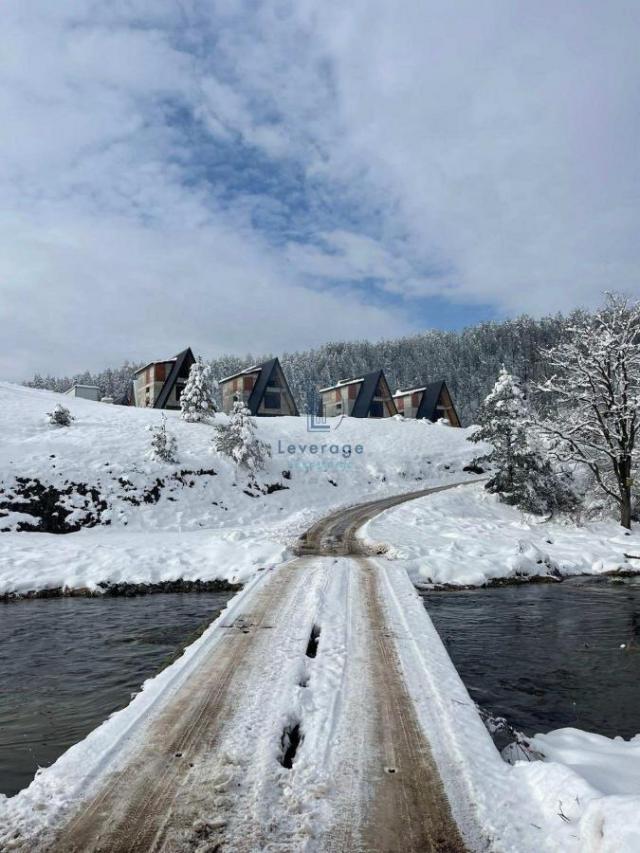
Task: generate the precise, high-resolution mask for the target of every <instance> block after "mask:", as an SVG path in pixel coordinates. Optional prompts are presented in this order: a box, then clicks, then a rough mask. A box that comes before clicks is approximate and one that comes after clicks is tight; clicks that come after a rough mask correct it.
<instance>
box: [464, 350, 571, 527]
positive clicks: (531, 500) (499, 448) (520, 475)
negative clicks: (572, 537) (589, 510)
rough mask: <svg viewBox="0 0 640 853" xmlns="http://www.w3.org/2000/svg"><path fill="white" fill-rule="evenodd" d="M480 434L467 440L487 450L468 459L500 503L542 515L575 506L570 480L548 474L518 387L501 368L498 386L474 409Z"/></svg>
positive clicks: (564, 475)
mask: <svg viewBox="0 0 640 853" xmlns="http://www.w3.org/2000/svg"><path fill="white" fill-rule="evenodd" d="M478 421H479V424H480V429H479V430H477V431H476V432H475V433H474V434H473V435H472V436H471V438H470V440H471V441H473V442H476V443H477V442H480V441H482V442H487V443H488V444H490V445H491V450H490V451H489V452H488V453H485V454H483V455H481V456H479V457H477V458H476V459H475V460H474V463H475V464H476V465H479V464H483V463H484V464H489V465H491V466H492V468H493V469H494V470H493V476H492V477H491V479H490V480H489V481H488V482H487V484H486V486H485V488H486V489H487V490H488V491H490V492H492V493H494V494H498V495H499V496H500V499H501V500H502V501H504V502H505V503H508V504H511V505H514V506H519V507H520V508H521V509H523V510H525V511H527V512H532V513H536V514H538V515H542V514H544V513H546V512H551V511H553V510H556V509H560V510H569V509H572V508H573V507H574V506H575V504H576V498H575V495H574V493H573V490H572V488H571V478H570V477H569V475H568V474H567V473H566V472H565V471H554V469H553V468H552V466H551V464H550V462H549V460H547V459H545V458H544V457H543V455H542V453H541V452H540V449H539V447H538V446H536V444H535V443H534V441H533V438H532V435H533V433H532V418H531V414H530V411H529V407H528V405H527V401H526V400H525V397H524V394H523V392H522V388H521V387H520V382H519V380H518V378H517V377H515V376H513V375H512V374H511V373H509V372H508V371H507V370H506V369H505V367H504V366H503V367H502V369H501V370H500V375H499V377H498V381H497V382H496V384H495V385H494V387H493V390H492V391H491V393H490V394H489V395H488V396H487V397H486V399H485V401H484V403H483V404H482V406H481V408H480V415H479V418H478Z"/></svg>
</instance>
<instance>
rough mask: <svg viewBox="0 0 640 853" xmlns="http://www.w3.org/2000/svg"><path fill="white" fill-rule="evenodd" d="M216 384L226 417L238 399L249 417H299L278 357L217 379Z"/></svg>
mask: <svg viewBox="0 0 640 853" xmlns="http://www.w3.org/2000/svg"><path fill="white" fill-rule="evenodd" d="M219 385H220V391H221V393H222V411H223V412H226V413H227V414H230V413H231V412H232V411H233V404H234V403H235V402H236V401H238V400H242V402H243V403H244V404H245V405H246V407H247V408H248V409H249V411H250V412H251V414H252V415H255V416H257V417H267V418H268V417H278V416H282V415H294V416H297V415H298V414H299V412H298V407H297V406H296V401H295V400H294V399H293V394H292V393H291V389H290V388H289V384H288V382H287V380H286V377H285V375H284V372H283V370H282V367H281V366H280V362H279V361H278V359H277V358H272V359H271V360H270V361H265V363H264V364H255V365H253V367H247V368H245V370H241V371H239V372H238V373H234V374H233V375H232V376H226V377H225V378H224V379H221V380H220V382H219Z"/></svg>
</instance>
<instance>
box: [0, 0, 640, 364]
mask: <svg viewBox="0 0 640 853" xmlns="http://www.w3.org/2000/svg"><path fill="white" fill-rule="evenodd" d="M639 35H640V5H639V4H638V3H637V2H635V0H620V2H617V3H615V4H603V3H600V2H594V1H593V0H566V2H564V3H563V4H561V5H560V6H558V4H557V3H555V2H551V0H540V2H538V3H536V4H531V3H525V2H515V3H514V2H513V0H509V2H507V0H504V2H501V0H487V2H483V3H477V2H475V0H474V2H472V0H460V2H459V3H457V4H455V5H452V4H450V3H446V2H444V0H442V2H441V0H437V2H436V1H435V0H425V2H420V3H418V2H415V3H407V4H403V5H402V6H401V7H398V6H397V5H395V4H389V3H386V2H382V0H367V2H364V0H353V2H351V3H348V4H345V3H343V2H337V0H323V2H318V1H317V0H296V2H285V0H274V1H273V2H258V0H253V2H241V0H236V1H235V2H227V0H206V2H205V0H111V2H110V3H108V4H98V3H95V2H94V0H74V2H73V3H64V4H52V3H50V2H48V0H22V2H20V3H17V2H14V0H8V2H6V3H4V4H3V5H2V7H1V8H0V55H1V56H2V64H1V66H0V122H1V125H0V126H2V128H3V133H2V134H1V135H0V198H2V205H1V206H0V323H2V328H3V338H4V346H3V347H2V350H1V351H0V378H9V379H19V378H21V377H24V376H28V375H30V374H31V373H33V372H34V371H40V372H55V373H68V372H74V371H78V370H82V369H85V368H87V367H88V368H98V367H101V366H104V365H106V364H109V363H118V362H120V361H121V360H123V359H124V358H127V357H128V358H131V359H142V360H146V359H150V358H155V357H162V356H163V355H165V354H166V353H169V354H170V353H172V352H173V351H177V350H180V349H183V348H184V346H187V345H191V346H192V347H193V348H194V349H195V350H197V351H198V352H200V353H202V354H203V355H206V356H213V355H216V354H220V353H223V352H238V353H245V352H247V351H249V350H254V351H256V352H265V351H274V352H279V351H282V350H287V351H291V350H294V349H297V348H305V349H306V348H308V347H311V346H314V345H317V344H319V343H322V342H324V341H327V340H336V339H350V338H358V339H360V338H364V337H370V338H380V337H382V336H395V335H402V334H407V333H411V332H414V331H419V330H420V329H424V328H432V327H437V328H453V329H455V328H459V327H461V326H464V325H468V324H472V323H474V322H477V321H479V320H485V319H499V318H502V317H507V316H514V315H517V314H520V313H529V314H532V315H534V316H539V315H541V314H545V313H550V312H555V311H566V310H570V309H571V308H573V307H576V306H579V305H580V306H592V305H595V304H596V303H597V302H599V301H600V298H601V294H602V291H604V290H606V289H618V290H623V291H626V292H629V293H631V294H633V295H637V294H638V292H639V290H640V287H639V285H638V271H639V269H640V241H638V239H637V226H638V214H639V213H640V192H639V190H640V186H639V179H640V169H639V167H640V147H639V146H638V145H637V139H638V131H639V130H640V126H639V125H640V118H639V116H640V109H639V107H640V104H639V103H638V101H639V100H640V94H639V93H640V85H639V84H640V60H639V59H638V51H637V44H638V36H639Z"/></svg>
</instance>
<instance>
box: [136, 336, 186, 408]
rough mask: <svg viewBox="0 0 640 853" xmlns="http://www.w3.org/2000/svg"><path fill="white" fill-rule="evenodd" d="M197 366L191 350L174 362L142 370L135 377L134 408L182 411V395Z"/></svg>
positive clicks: (157, 362) (146, 367)
mask: <svg viewBox="0 0 640 853" xmlns="http://www.w3.org/2000/svg"><path fill="white" fill-rule="evenodd" d="M194 362H195V357H194V355H193V353H192V352H191V348H190V347H188V348H187V349H185V350H183V351H182V352H180V353H178V355H176V356H174V357H173V358H167V359H164V360H163V361H152V362H150V363H149V364H146V365H145V366H144V367H141V368H140V370H137V371H136V372H135V374H134V377H133V400H134V402H135V405H136V406H143V407H145V406H146V407H149V408H153V409H179V408H180V395H181V394H182V389H183V388H184V386H185V385H186V382H187V379H188V378H189V371H190V370H191V365H192V364H193V363H194Z"/></svg>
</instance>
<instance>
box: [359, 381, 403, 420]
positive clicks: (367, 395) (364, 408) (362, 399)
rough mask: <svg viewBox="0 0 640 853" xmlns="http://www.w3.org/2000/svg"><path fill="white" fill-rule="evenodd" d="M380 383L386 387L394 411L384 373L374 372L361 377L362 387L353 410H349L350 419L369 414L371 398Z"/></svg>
mask: <svg viewBox="0 0 640 853" xmlns="http://www.w3.org/2000/svg"><path fill="white" fill-rule="evenodd" d="M381 381H384V384H385V385H386V386H387V390H388V391H389V399H390V400H391V402H392V404H393V407H394V409H395V403H393V398H392V397H391V391H390V390H389V383H388V382H387V377H386V376H385V375H384V371H383V370H374V371H373V372H372V373H367V375H366V376H363V378H362V385H361V386H360V390H359V391H358V396H357V397H356V401H355V403H354V404H353V409H352V410H351V417H353V418H366V417H367V415H368V414H369V409H370V408H371V403H372V402H373V398H374V396H375V393H376V389H377V387H378V384H379V383H380V382H381Z"/></svg>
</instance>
